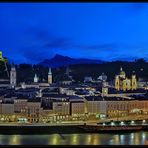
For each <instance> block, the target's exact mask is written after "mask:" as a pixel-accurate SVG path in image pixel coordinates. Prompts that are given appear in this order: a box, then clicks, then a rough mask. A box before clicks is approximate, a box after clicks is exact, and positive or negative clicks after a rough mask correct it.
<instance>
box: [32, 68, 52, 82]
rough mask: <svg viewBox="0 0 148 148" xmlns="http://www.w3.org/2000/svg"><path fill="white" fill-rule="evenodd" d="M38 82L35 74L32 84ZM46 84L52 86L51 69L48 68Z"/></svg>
mask: <svg viewBox="0 0 148 148" xmlns="http://www.w3.org/2000/svg"><path fill="white" fill-rule="evenodd" d="M38 81H39V78H38V77H37V74H35V76H34V83H38ZM48 83H49V84H52V72H51V68H49V71H48Z"/></svg>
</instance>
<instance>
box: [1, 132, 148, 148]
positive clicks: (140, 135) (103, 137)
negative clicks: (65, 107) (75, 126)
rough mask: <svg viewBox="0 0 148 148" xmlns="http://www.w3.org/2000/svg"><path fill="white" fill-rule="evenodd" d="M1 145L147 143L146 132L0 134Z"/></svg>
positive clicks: (147, 136)
mask: <svg viewBox="0 0 148 148" xmlns="http://www.w3.org/2000/svg"><path fill="white" fill-rule="evenodd" d="M0 144H1V145H28V144H29V145H148V132H145V131H141V132H133V133H120V134H118V133H117V134H116V133H115V134H111V133H105V134H86V133H85V134H62V135H60V134H51V135H50V134H49V135H0Z"/></svg>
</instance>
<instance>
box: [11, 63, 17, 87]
mask: <svg viewBox="0 0 148 148" xmlns="http://www.w3.org/2000/svg"><path fill="white" fill-rule="evenodd" d="M10 84H11V86H12V87H13V88H14V87H15V86H16V69H15V66H14V65H12V67H11V71H10Z"/></svg>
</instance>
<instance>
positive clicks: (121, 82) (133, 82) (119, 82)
mask: <svg viewBox="0 0 148 148" xmlns="http://www.w3.org/2000/svg"><path fill="white" fill-rule="evenodd" d="M115 89H117V90H123V91H126V90H136V89H137V79H136V75H135V74H132V76H131V79H128V78H127V77H126V74H125V72H124V71H123V70H122V67H121V68H120V73H119V74H118V75H116V76H115Z"/></svg>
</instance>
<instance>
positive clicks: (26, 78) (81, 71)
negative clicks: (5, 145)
mask: <svg viewBox="0 0 148 148" xmlns="http://www.w3.org/2000/svg"><path fill="white" fill-rule="evenodd" d="M7 66H8V70H9V72H10V64H7ZM15 66H16V70H17V81H18V83H19V82H27V83H31V82H32V81H33V78H34V75H35V73H36V74H37V76H38V77H39V81H40V82H44V81H45V82H46V81H47V76H48V67H44V66H41V65H31V64H19V65H15ZM120 67H122V68H123V70H124V71H125V72H126V75H127V77H130V76H131V74H132V73H133V72H135V74H136V75H137V78H140V77H142V78H147V77H148V62H146V61H145V60H144V59H138V60H135V61H134V62H127V61H113V62H106V63H103V64H77V65H70V66H69V69H70V75H71V76H73V78H74V79H75V80H76V81H83V80H84V77H85V76H92V77H93V78H95V79H96V78H97V77H99V75H101V74H102V73H103V72H104V74H106V75H107V76H108V80H109V81H110V80H112V79H114V77H115V75H116V74H118V73H119V71H120ZM65 72H66V67H60V68H53V69H52V73H53V80H54V81H57V80H58V77H59V76H61V75H63V74H64V73H65ZM0 78H7V74H6V71H5V66H4V64H3V63H2V62H0Z"/></svg>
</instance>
